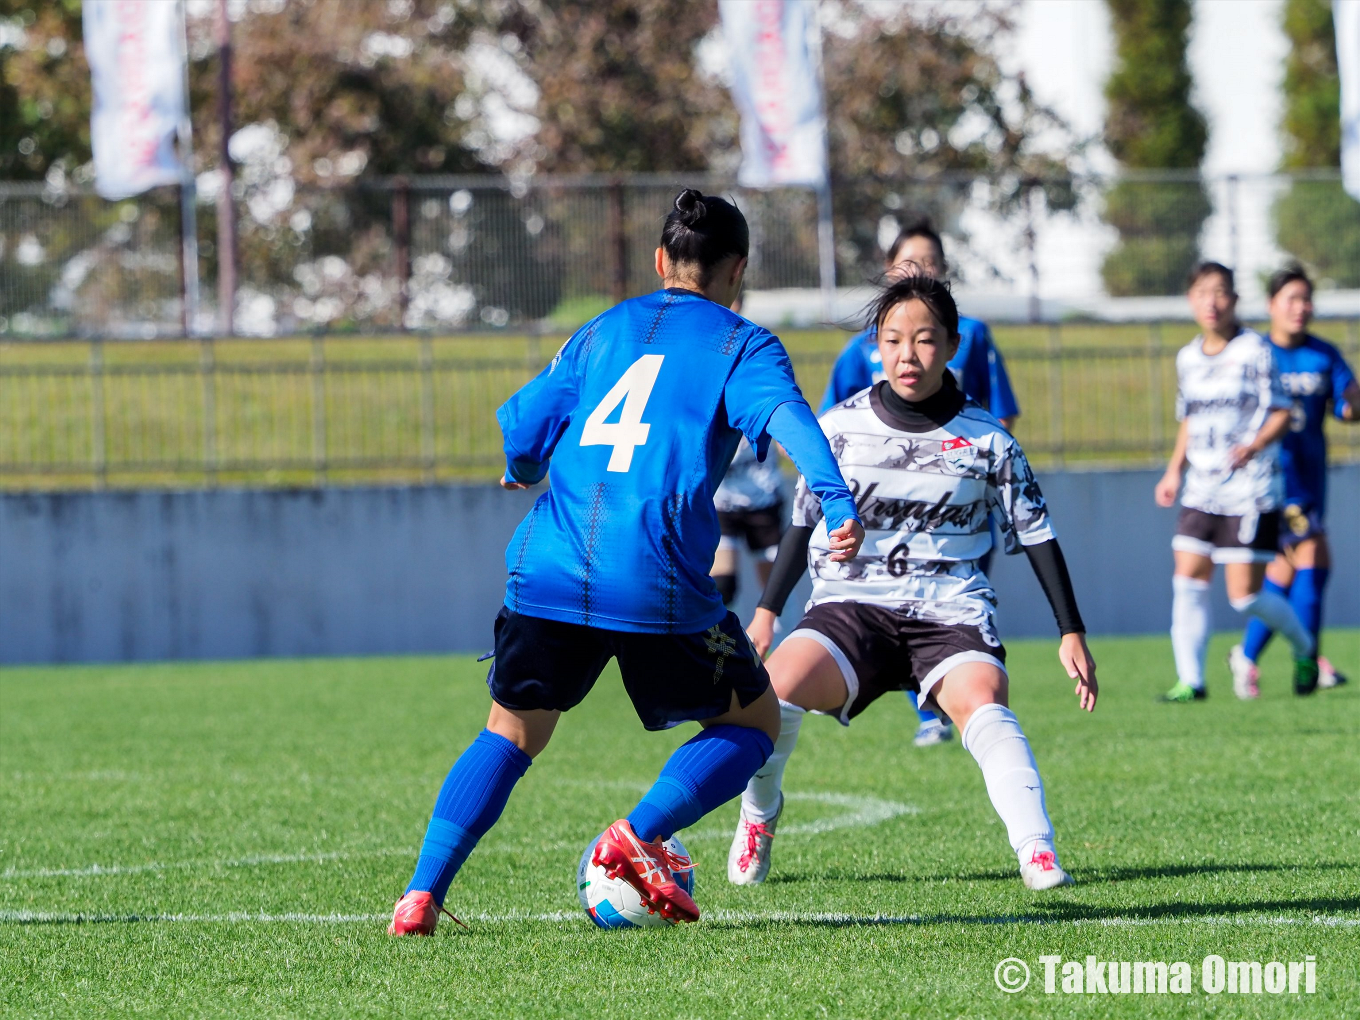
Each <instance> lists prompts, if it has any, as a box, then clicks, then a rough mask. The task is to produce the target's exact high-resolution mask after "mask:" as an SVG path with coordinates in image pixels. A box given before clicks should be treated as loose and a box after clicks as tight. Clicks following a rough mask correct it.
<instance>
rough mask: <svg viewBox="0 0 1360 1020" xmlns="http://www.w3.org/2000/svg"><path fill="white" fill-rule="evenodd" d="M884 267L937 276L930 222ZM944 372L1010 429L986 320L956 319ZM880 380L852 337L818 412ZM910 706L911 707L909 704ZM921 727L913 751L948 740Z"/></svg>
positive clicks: (907, 234) (942, 269) (870, 341)
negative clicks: (955, 340)
mask: <svg viewBox="0 0 1360 1020" xmlns="http://www.w3.org/2000/svg"><path fill="white" fill-rule="evenodd" d="M884 269H885V271H886V273H887V275H888V276H893V275H902V274H907V273H925V274H926V275H927V276H933V277H935V278H936V279H940V278H942V277H943V276H944V275H945V274H946V272H947V270H948V265H947V264H946V262H945V257H944V241H943V240H941V238H940V235H939V234H938V233H937V232H936V230H935V228H934V227H932V226H931V225H930V224H929V222H927V221H925V220H920V221H918V222H915V223H910V224H908V225H907V226H905V227H903V228H902V230H901V231H900V232H899V233H898V235H897V238H896V240H894V241H893V243H892V246H891V247H890V248H889V249H888V252H887V259H886V262H885V265H884ZM949 370H950V371H951V372H953V373H954V379H955V381H956V382H957V383H958V384H959V389H961V390H963V392H964V395H965V396H969V397H972V398H973V399H974V400H976V401H977V402H978V403H979V404H981V405H982V406H983V407H984V408H986V410H988V411H989V412H991V414H992V416H993V417H994V418H996V419H997V420H998V421H1000V422H1001V424H1002V425H1004V426H1005V427H1006V428H1007V429H1010V428H1013V427H1014V425H1015V419H1016V418H1017V417H1019V415H1020V407H1019V405H1018V404H1017V403H1016V402H1015V394H1014V393H1013V392H1012V391H1011V381H1010V378H1009V377H1008V376H1007V375H1006V362H1005V361H1004V360H1003V359H1002V357H1001V352H1000V351H998V350H997V349H996V345H995V344H993V343H992V332H991V330H989V329H988V328H987V324H986V323H985V322H979V321H978V320H977V319H970V318H967V317H966V316H959V349H958V352H957V353H956V354H955V355H954V357H953V358H951V359H950V360H949ZM882 378H883V361H882V358H881V357H880V355H879V353H878V338H877V336H875V335H874V330H872V329H866V330H865V331H864V332H862V333H859V334H857V335H856V336H854V337H851V339H850V342H849V343H847V344H846V345H845V350H843V351H841V354H840V357H838V358H837V359H836V364H835V365H833V366H832V368H831V378H830V379H829V380H828V381H827V384H826V393H825V394H824V395H823V397H822V406H821V413H825V412H826V411H828V410H829V409H831V408H832V407H835V406H836V405H837V404H839V403H840V402H841V401H842V400H848V399H849V398H850V397H853V396H854V395H855V394H856V393H858V392H860V391H861V390H866V389H868V388H869V387H870V386H872V385H873V384H874V383H876V382H878V381H879V380H880V379H882ZM990 566H991V554H990V553H988V554H987V555H986V556H984V557H983V558H982V560H981V561H980V562H979V567H980V568H981V570H982V572H983V573H984V574H985V573H987V569H988V567H990ZM913 707H915V705H914V703H913ZM916 714H917V716H918V717H919V719H920V724H919V725H918V726H917V729H916V739H915V743H916V746H917V747H929V746H930V745H932V744H940V743H944V742H945V741H947V740H949V739H951V737H952V736H953V731H952V730H951V729H950V727H949V724H948V723H947V722H945V721H944V720H942V719H941V718H940V717H939V716H938V715H936V714H935V713H934V712H931V711H930V710H929V709H921V708H919V707H917V709H916Z"/></svg>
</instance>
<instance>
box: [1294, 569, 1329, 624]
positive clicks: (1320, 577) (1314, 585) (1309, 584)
mask: <svg viewBox="0 0 1360 1020" xmlns="http://www.w3.org/2000/svg"><path fill="white" fill-rule="evenodd" d="M1330 573H1331V570H1329V569H1328V568H1327V567H1308V568H1306V569H1304V570H1300V571H1299V572H1298V573H1296V574H1295V575H1294V583H1293V584H1292V585H1291V586H1290V588H1289V604H1290V605H1291V606H1293V607H1294V612H1296V613H1297V614H1298V615H1299V620H1300V621H1302V623H1303V625H1304V626H1305V627H1307V628H1308V633H1310V634H1312V635H1313V640H1314V641H1316V640H1317V637H1318V632H1319V631H1320V630H1321V629H1322V591H1323V589H1324V588H1326V587H1327V576H1328V575H1329V574H1330Z"/></svg>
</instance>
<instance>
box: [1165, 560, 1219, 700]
mask: <svg viewBox="0 0 1360 1020" xmlns="http://www.w3.org/2000/svg"><path fill="white" fill-rule="evenodd" d="M1171 590H1172V598H1171V651H1172V652H1173V653H1174V654H1175V656H1176V675H1177V676H1178V677H1179V678H1180V681H1181V683H1183V684H1188V685H1189V686H1191V687H1193V688H1195V689H1196V690H1203V689H1204V657H1205V655H1206V654H1207V653H1208V651H1209V628H1210V615H1209V582H1208V581H1201V580H1199V579H1197V578H1194V577H1182V576H1181V575H1179V574H1177V575H1175V576H1173V577H1172V578H1171Z"/></svg>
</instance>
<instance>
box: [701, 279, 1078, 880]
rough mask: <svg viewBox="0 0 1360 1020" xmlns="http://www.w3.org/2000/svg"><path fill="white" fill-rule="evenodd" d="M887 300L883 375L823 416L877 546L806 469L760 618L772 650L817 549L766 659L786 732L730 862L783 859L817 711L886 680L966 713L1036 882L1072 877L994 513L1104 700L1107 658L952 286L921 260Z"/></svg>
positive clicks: (961, 717)
mask: <svg viewBox="0 0 1360 1020" xmlns="http://www.w3.org/2000/svg"><path fill="white" fill-rule="evenodd" d="M873 311H874V314H873V323H874V325H875V326H876V327H877V328H878V345H879V350H880V353H881V355H882V358H883V367H884V373H885V379H884V380H883V381H881V382H879V383H876V384H875V385H874V386H873V387H871V388H870V389H868V390H865V391H863V392H861V393H858V394H856V395H855V396H853V397H851V398H850V399H849V400H846V401H844V402H843V403H841V404H838V405H836V406H835V407H833V408H832V409H831V410H829V411H828V412H826V413H825V414H824V415H823V416H822V418H821V423H822V430H823V431H824V432H825V433H826V435H827V438H828V439H829V441H830V443H831V449H832V451H833V452H834V453H835V454H836V460H837V463H838V464H839V465H840V469H841V473H842V475H844V477H845V480H846V484H847V485H848V486H849V487H850V491H851V492H852V493H853V494H854V495H855V499H856V504H857V507H858V509H859V513H860V518H861V520H862V522H863V524H864V527H865V532H866V535H865V541H864V546H863V549H862V551H861V554H860V560H858V561H856V562H855V563H854V564H853V565H852V564H841V563H836V562H833V561H832V560H831V558H830V554H831V548H830V546H829V544H828V541H827V534H826V524H825V522H824V521H823V520H822V515H821V507H820V505H819V504H818V502H817V500H816V498H815V497H814V496H813V495H812V494H811V493H809V492H808V490H807V487H806V486H805V485H803V484H802V483H801V482H800V483H799V487H798V492H797V495H796V496H795V499H794V511H793V524H792V526H791V527H790V528H789V530H788V532H787V533H786V534H785V536H784V539H783V541H782V542H781V543H780V548H779V556H778V558H777V559H776V561H775V566H774V571H773V573H772V576H771V578H770V582H769V584H768V585H767V586H766V589H765V593H764V596H763V597H762V599H761V603H760V608H759V609H757V611H756V615H755V618H754V619H753V620H752V622H751V625H750V627H749V628H748V633H749V635H750V637H751V639H752V641H753V643H754V644H755V646H756V648H757V650H759V651H761V652H762V653H763V652H764V651H765V650H766V649H768V648H769V646H770V643H771V641H772V636H773V630H772V627H773V622H774V620H775V619H776V617H777V616H778V614H779V613H780V612H781V611H782V610H783V606H784V603H785V601H787V599H788V597H789V595H790V593H791V592H792V590H793V587H794V585H795V584H796V583H797V581H798V578H799V576H800V575H801V573H802V570H803V569H804V568H805V567H807V568H809V569H810V571H811V574H812V580H813V588H812V600H811V602H810V603H809V608H808V610H807V613H806V615H805V616H804V617H803V619H802V621H801V622H800V623H799V624H798V627H797V629H796V630H794V631H793V632H792V633H790V634H789V636H788V637H787V638H786V639H785V640H784V642H783V643H782V644H780V646H779V648H778V649H777V650H776V651H775V653H774V655H773V656H771V658H770V660H769V663H768V668H769V672H770V679H771V682H772V683H773V684H774V687H775V692H776V693H777V694H778V695H779V698H780V711H781V733H780V737H779V740H778V741H777V742H776V743H775V750H774V753H773V754H772V755H771V756H770V758H769V760H768V761H767V762H766V763H765V765H764V766H763V767H762V768H761V769H760V770H759V771H758V772H757V773H756V775H755V777H754V778H753V779H752V780H751V781H750V783H749V784H748V785H747V787H746V791H745V793H744V794H743V796H742V807H741V817H740V820H739V821H738V824H737V832H736V835H735V837H734V839H733V842H732V848H731V851H730V853H729V855H728V878H729V880H730V881H732V882H734V883H736V884H739V885H749V884H754V883H757V882H761V881H763V880H764V879H765V876H766V874H767V873H768V870H769V867H770V850H771V846H772V843H773V839H774V833H775V828H776V825H777V823H778V821H779V817H780V814H781V813H782V811H783V806H784V798H783V794H782V792H781V787H782V783H783V774H784V768H785V765H786V764H787V762H788V759H789V756H790V754H792V752H793V749H794V747H795V746H796V744H797V740H798V732H799V728H800V727H801V725H802V722H803V718H804V715H805V714H806V713H807V712H809V711H812V712H818V713H822V714H827V715H832V716H835V717H836V718H837V719H838V720H839V721H840V722H841V723H842V724H845V725H849V723H850V720H851V719H853V718H854V717H855V716H857V715H859V714H860V713H861V712H863V711H864V709H865V708H867V707H868V705H869V704H870V703H871V702H873V701H874V700H875V699H876V698H878V697H879V696H881V695H883V694H885V693H886V692H888V691H896V690H905V691H911V692H914V693H915V694H916V697H917V698H918V700H919V701H920V702H921V703H922V704H928V705H929V706H930V707H932V708H934V709H936V710H937V711H940V712H941V713H942V714H945V715H947V716H948V717H949V718H951V719H952V720H953V721H954V722H956V723H957V724H958V726H959V731H960V733H961V734H962V738H963V746H964V747H965V748H966V749H967V750H968V751H969V752H970V753H971V754H972V755H973V756H974V758H976V759H977V762H978V764H979V766H981V768H982V773H983V777H984V778H985V780H986V784H987V792H988V795H989V796H990V797H991V800H992V804H993V806H994V807H995V808H996V811H997V813H998V814H999V815H1000V816H1001V819H1002V821H1003V822H1004V823H1005V825H1006V830H1007V835H1008V836H1009V838H1010V843H1011V848H1012V849H1013V850H1014V851H1015V852H1016V854H1017V857H1018V860H1019V863H1020V873H1021V877H1022V879H1023V880H1024V882H1025V885H1026V886H1028V887H1029V888H1031V889H1048V888H1052V887H1054V886H1057V885H1064V884H1067V883H1068V882H1070V881H1071V879H1070V877H1069V876H1068V875H1067V873H1066V872H1064V871H1063V869H1062V868H1061V866H1060V865H1059V864H1058V859H1057V854H1056V850H1055V848H1054V845H1053V827H1052V824H1051V823H1050V821H1049V818H1048V812H1047V809H1046V807H1045V805H1044V790H1043V782H1042V780H1040V778H1039V772H1038V766H1037V765H1036V764H1035V761H1034V756H1033V754H1032V752H1031V751H1030V747H1029V742H1028V740H1027V739H1026V737H1025V734H1024V732H1023V731H1022V730H1021V728H1020V724H1019V722H1018V721H1017V720H1016V718H1015V715H1014V714H1013V713H1012V712H1011V710H1010V709H1009V708H1008V707H1007V701H1008V684H1009V680H1008V677H1007V674H1006V667H1005V661H1006V650H1005V648H1004V647H1003V646H1002V644H1001V640H1000V639H999V638H998V636H997V631H996V625H995V622H994V619H993V616H994V612H995V610H996V594H995V593H994V592H993V590H992V586H991V582H990V581H988V579H987V576H986V575H985V574H984V573H983V572H982V570H981V568H980V566H979V562H978V561H979V560H980V559H981V558H982V557H983V556H984V555H985V554H986V553H987V552H988V551H989V550H990V549H991V547H992V533H991V527H990V519H991V518H995V519H996V520H997V523H998V524H999V526H1000V529H1001V533H1002V535H1003V536H1004V539H1003V541H1004V544H1005V546H1006V550H1007V551H1008V552H1011V553H1015V552H1019V551H1021V550H1022V549H1023V550H1024V551H1025V552H1026V553H1027V554H1028V556H1029V559H1030V562H1031V564H1032V565H1033V566H1034V569H1035V572H1036V573H1037V574H1038V576H1039V580H1040V583H1041V585H1042V586H1043V588H1044V591H1045V593H1046V594H1047V595H1048V598H1049V601H1050V603H1051V605H1052V606H1053V610H1054V615H1055V617H1056V618H1057V620H1058V625H1059V629H1060V630H1061V632H1062V635H1063V637H1062V642H1061V645H1060V648H1059V659H1060V661H1061V662H1062V664H1063V667H1064V668H1065V669H1066V671H1067V673H1068V676H1069V677H1071V678H1072V679H1074V680H1076V681H1077V686H1076V694H1077V696H1078V698H1079V704H1080V705H1081V707H1082V708H1085V709H1086V710H1088V711H1090V710H1093V709H1094V708H1095V703H1096V695H1097V685H1096V676H1095V662H1094V660H1093V659H1092V658H1091V654H1090V652H1089V650H1088V649H1087V647H1086V641H1085V636H1084V631H1085V627H1084V626H1083V624H1082V622H1081V615H1080V613H1079V611H1078V609H1077V605H1076V599H1075V596H1074V595H1073V592H1072V584H1071V580H1070V578H1069V577H1068V573H1067V567H1066V564H1065V562H1064V560H1063V557H1062V551H1061V550H1060V549H1059V547H1058V543H1057V540H1056V539H1055V537H1054V532H1053V526H1052V523H1051V521H1050V519H1049V515H1048V510H1047V507H1046V506H1045V504H1044V498H1043V494H1042V493H1041V492H1040V491H1039V486H1038V484H1037V483H1036V482H1035V479H1034V474H1033V472H1032V471H1031V470H1030V467H1029V463H1028V462H1027V461H1026V459H1025V455H1024V453H1023V451H1022V450H1021V449H1020V446H1019V444H1018V443H1016V441H1015V439H1014V438H1013V437H1012V436H1011V435H1010V434H1009V433H1008V432H1007V431H1006V430H1005V429H1004V428H1003V427H1002V426H1001V424H1000V422H998V421H997V420H996V418H995V417H993V416H992V415H991V414H989V413H988V412H987V411H985V410H983V409H982V408H981V407H980V406H979V405H978V404H977V403H975V402H974V401H972V400H970V399H969V398H968V397H966V396H965V395H964V394H963V393H962V392H961V391H960V389H959V388H958V385H957V383H956V382H955V381H954V378H953V376H952V375H951V374H950V373H949V372H948V371H946V363H947V362H948V360H949V358H950V357H951V356H952V355H953V352H954V351H955V350H956V349H957V346H958V310H957V308H956V307H955V305H954V301H953V298H952V297H951V296H950V293H949V288H948V286H947V285H946V284H944V283H941V282H939V281H936V280H934V279H931V278H930V277H928V276H924V275H919V276H909V277H906V278H903V279H900V280H898V281H895V282H894V283H892V284H891V285H890V286H889V287H888V288H887V289H886V290H885V291H884V293H883V295H882V296H881V297H880V299H879V300H878V302H877V303H876V305H875V308H874V310H873ZM908 736H909V734H908Z"/></svg>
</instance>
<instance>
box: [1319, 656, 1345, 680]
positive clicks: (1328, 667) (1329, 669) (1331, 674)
mask: <svg viewBox="0 0 1360 1020" xmlns="http://www.w3.org/2000/svg"><path fill="white" fill-rule="evenodd" d="M1317 663H1318V686H1319V687H1323V688H1330V687H1340V686H1341V685H1342V684H1344V683H1346V674H1344V673H1338V672H1337V671H1336V667H1335V666H1333V665H1332V664H1331V662H1330V661H1328V660H1327V659H1326V658H1324V657H1323V656H1321V655H1319V656H1318V661H1317Z"/></svg>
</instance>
